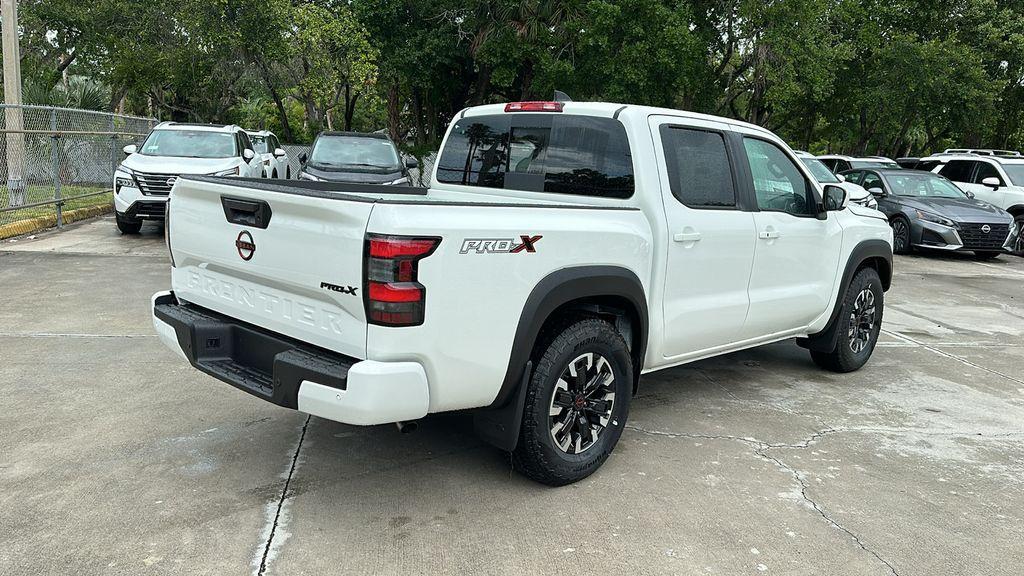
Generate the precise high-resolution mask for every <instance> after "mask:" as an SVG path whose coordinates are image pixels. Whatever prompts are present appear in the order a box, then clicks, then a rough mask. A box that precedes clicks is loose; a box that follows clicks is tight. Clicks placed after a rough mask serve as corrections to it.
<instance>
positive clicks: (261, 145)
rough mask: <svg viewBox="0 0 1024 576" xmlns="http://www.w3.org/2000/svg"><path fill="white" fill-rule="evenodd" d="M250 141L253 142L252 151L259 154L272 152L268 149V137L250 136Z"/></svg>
mask: <svg viewBox="0 0 1024 576" xmlns="http://www.w3.org/2000/svg"><path fill="white" fill-rule="evenodd" d="M249 141H250V142H252V150H253V152H255V153H257V154H266V153H267V152H270V149H269V148H267V137H266V136H253V135H252V134H250V135H249Z"/></svg>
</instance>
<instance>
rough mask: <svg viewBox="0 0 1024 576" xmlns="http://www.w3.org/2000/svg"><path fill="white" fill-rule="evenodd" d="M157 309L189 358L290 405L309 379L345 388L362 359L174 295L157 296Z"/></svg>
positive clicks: (200, 366)
mask: <svg viewBox="0 0 1024 576" xmlns="http://www.w3.org/2000/svg"><path fill="white" fill-rule="evenodd" d="M153 313H154V315H156V317H157V318H159V319H160V320H162V321H164V322H166V323H167V324H169V325H170V326H172V327H173V328H174V332H175V334H176V335H177V337H178V345H180V346H181V349H182V351H184V353H185V356H187V357H188V360H189V362H191V363H192V365H193V366H195V367H196V368H198V369H199V370H202V371H203V372H205V373H207V374H209V375H210V376H213V377H214V378H217V379H218V380H221V381H223V382H227V383H228V384H231V385H232V386H234V387H235V388H238V389H240V390H244V391H246V392H248V393H250V394H252V395H254V396H258V397H260V398H263V399H264V400H267V401H269V402H273V403H274V404H277V405H279V406H284V407H286V408H297V407H298V393H299V385H300V384H301V383H302V381H303V380H309V381H312V382H316V383H318V384H323V385H325V386H331V387H333V388H338V389H339V390H345V387H346V383H347V380H348V369H349V368H350V367H351V366H352V365H353V364H355V363H356V362H357V361H358V360H356V359H354V358H350V357H348V356H345V355H342V354H338V353H337V352H331V351H329V350H324V349H323V348H318V347H316V346H311V345H309V344H306V343H304V342H300V341H298V340H295V339H293V338H289V337H287V336H283V335H281V334H277V333H276V332H271V331H269V330H265V329H263V328H259V327H257V326H253V325H252V324H248V323H245V322H242V321H240V320H236V319H234V318H230V317H228V316H225V315H223V314H219V313H217V312H214V311H212V310H207V309H206V308H202V307H199V306H196V305H194V304H189V303H179V302H178V300H177V299H176V298H175V297H174V295H173V294H172V295H169V296H164V297H161V298H158V299H157V301H156V303H155V305H154V308H153Z"/></svg>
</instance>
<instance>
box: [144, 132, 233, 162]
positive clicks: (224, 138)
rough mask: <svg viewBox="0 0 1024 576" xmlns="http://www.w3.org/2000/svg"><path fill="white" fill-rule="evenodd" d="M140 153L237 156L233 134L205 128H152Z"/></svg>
mask: <svg viewBox="0 0 1024 576" xmlns="http://www.w3.org/2000/svg"><path fill="white" fill-rule="evenodd" d="M140 153H141V154H145V155H147V156H174V157H179V158H231V157H232V156H237V155H238V152H237V151H236V150H235V136H234V134H226V133H224V132H209V131H206V130H154V131H153V132H152V133H150V135H149V138H146V142H145V144H143V145H142V150H141V151H140Z"/></svg>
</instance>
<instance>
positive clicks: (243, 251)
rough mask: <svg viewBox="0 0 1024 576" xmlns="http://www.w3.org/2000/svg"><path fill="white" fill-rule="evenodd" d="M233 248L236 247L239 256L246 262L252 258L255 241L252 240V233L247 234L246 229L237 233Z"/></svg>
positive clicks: (254, 251) (254, 250)
mask: <svg viewBox="0 0 1024 576" xmlns="http://www.w3.org/2000/svg"><path fill="white" fill-rule="evenodd" d="M235 248H237V249H238V256H239V258H241V259H242V260H245V261H246V262H248V261H249V260H252V257H253V255H254V254H256V242H254V241H253V239H252V234H249V231H248V230H242V231H241V232H239V233H238V238H236V239H235Z"/></svg>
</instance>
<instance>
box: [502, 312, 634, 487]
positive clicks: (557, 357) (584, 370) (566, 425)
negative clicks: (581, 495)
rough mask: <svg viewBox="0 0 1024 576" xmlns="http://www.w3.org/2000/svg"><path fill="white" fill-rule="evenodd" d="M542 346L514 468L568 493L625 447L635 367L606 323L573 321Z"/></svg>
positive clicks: (531, 379)
mask: <svg viewBox="0 0 1024 576" xmlns="http://www.w3.org/2000/svg"><path fill="white" fill-rule="evenodd" d="M542 346H544V348H543V350H539V352H540V354H541V356H540V359H539V360H538V361H537V364H536V368H535V369H534V372H533V375H532V376H531V378H530V382H529V384H528V386H529V388H528V389H527V393H526V403H525V406H524V408H523V425H522V428H521V429H520V432H519V443H518V444H517V446H516V449H515V451H514V452H513V453H512V462H513V465H514V466H515V468H517V469H518V470H519V471H520V472H522V473H523V474H524V475H526V476H527V477H529V478H531V479H533V480H536V481H537V482H541V483H543V484H548V485H550V486H562V485H565V484H571V483H572V482H576V481H578V480H582V479H583V478H586V477H587V476H589V475H590V474H592V473H593V472H594V471H595V470H597V469H598V468H599V467H600V466H601V464H603V463H604V461H605V460H606V459H607V458H608V455H609V454H611V451H612V449H613V448H615V445H616V443H618V441H619V436H621V435H622V427H623V426H624V425H625V424H626V417H627V416H628V414H629V400H630V396H631V395H632V392H633V365H632V361H631V359H630V356H629V349H628V347H627V346H626V342H625V340H623V338H622V335H621V334H619V332H618V331H616V330H615V328H614V327H613V326H612V325H611V324H609V323H608V322H605V321H603V320H597V319H585V320H580V321H578V322H574V323H572V324H570V325H568V326H567V327H566V328H565V329H564V330H562V331H561V332H559V333H557V334H555V335H554V337H553V338H551V339H549V340H548V343H547V344H546V345H543V344H542Z"/></svg>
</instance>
